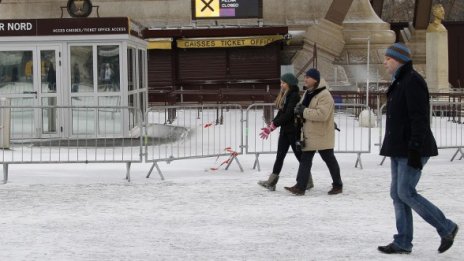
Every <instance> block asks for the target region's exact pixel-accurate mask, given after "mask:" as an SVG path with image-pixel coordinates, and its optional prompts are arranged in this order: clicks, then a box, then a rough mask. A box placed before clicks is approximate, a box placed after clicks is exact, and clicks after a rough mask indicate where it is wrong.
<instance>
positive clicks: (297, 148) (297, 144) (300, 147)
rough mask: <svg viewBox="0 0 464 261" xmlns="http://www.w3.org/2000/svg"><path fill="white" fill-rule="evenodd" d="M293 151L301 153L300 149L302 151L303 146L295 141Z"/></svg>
mask: <svg viewBox="0 0 464 261" xmlns="http://www.w3.org/2000/svg"><path fill="white" fill-rule="evenodd" d="M295 149H296V151H295V152H301V149H303V144H301V141H299V140H297V141H296V142H295Z"/></svg>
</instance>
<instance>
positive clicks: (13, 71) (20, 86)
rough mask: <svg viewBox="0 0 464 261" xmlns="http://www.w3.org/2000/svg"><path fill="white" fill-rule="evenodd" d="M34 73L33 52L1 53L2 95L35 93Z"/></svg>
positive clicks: (0, 86)
mask: <svg viewBox="0 0 464 261" xmlns="http://www.w3.org/2000/svg"><path fill="white" fill-rule="evenodd" d="M33 72H34V70H33V65H32V51H0V93H2V94H6V93H8V94H23V93H24V92H31V91H33V90H34V87H33V76H34V74H33Z"/></svg>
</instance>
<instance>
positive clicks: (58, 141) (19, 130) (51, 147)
mask: <svg viewBox="0 0 464 261" xmlns="http://www.w3.org/2000/svg"><path fill="white" fill-rule="evenodd" d="M5 109H6V110H9V111H10V115H11V119H10V125H11V126H10V131H11V133H10V137H11V140H10V144H9V145H10V146H9V147H8V148H0V163H2V164H3V174H4V182H5V183H6V182H7V180H8V165H9V164H42V163H52V164H58V163H126V179H127V180H128V181H130V165H131V163H132V162H142V152H143V151H142V136H141V135H139V137H136V138H132V137H131V135H130V129H132V130H136V129H141V128H142V113H141V112H140V110H138V109H136V108H131V107H112V106H105V107H103V106H82V107H71V106H0V110H5ZM58 122H62V123H64V124H58ZM61 125H65V126H64V127H63V126H61ZM66 126H68V127H66Z"/></svg>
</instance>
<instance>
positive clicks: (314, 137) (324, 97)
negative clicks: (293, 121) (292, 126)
mask: <svg viewBox="0 0 464 261" xmlns="http://www.w3.org/2000/svg"><path fill="white" fill-rule="evenodd" d="M323 87H325V84H324V83H323V82H321V86H319V87H318V88H323ZM306 92H307V91H306ZM306 92H305V95H306ZM305 95H303V98H302V99H301V101H303V99H304V97H305ZM301 101H300V102H301ZM334 107H335V105H334V100H333V98H332V95H331V94H330V92H329V91H328V90H327V89H325V90H323V91H321V92H320V93H318V94H317V95H316V96H315V97H314V98H313V99H312V100H311V102H310V103H309V106H308V108H306V109H305V110H304V112H303V118H304V119H305V123H304V124H303V133H304V139H305V146H304V147H303V149H302V150H303V151H315V150H326V149H333V148H334V146H335V129H334Z"/></svg>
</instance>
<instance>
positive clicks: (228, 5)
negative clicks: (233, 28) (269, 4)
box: [192, 0, 263, 19]
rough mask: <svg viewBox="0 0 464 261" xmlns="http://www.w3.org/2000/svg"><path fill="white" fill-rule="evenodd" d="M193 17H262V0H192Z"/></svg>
mask: <svg viewBox="0 0 464 261" xmlns="http://www.w3.org/2000/svg"><path fill="white" fill-rule="evenodd" d="M192 17H193V19H240V18H262V17H263V0H192Z"/></svg>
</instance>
